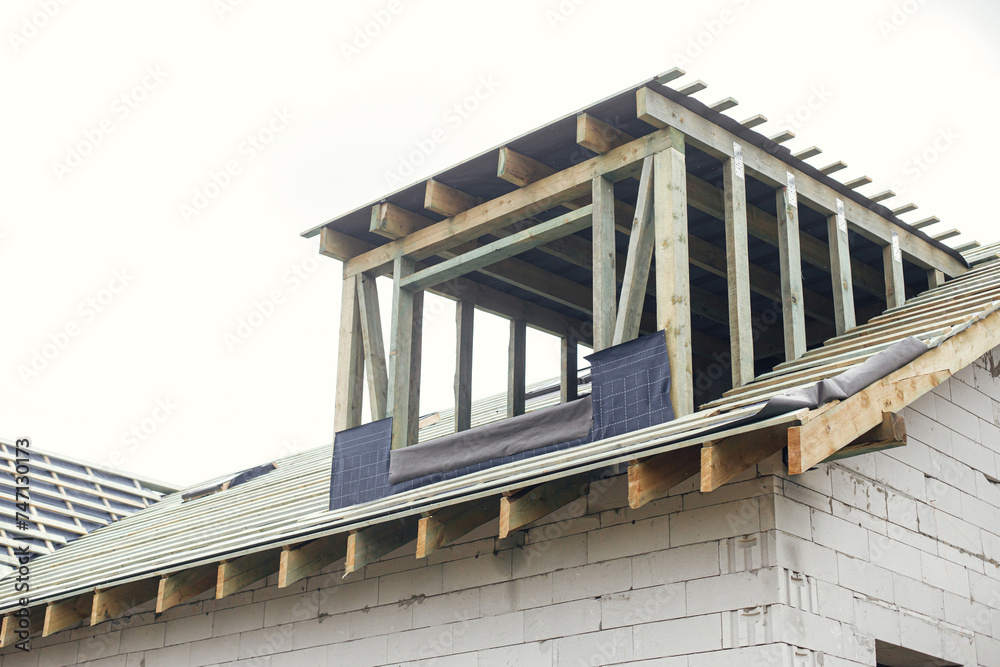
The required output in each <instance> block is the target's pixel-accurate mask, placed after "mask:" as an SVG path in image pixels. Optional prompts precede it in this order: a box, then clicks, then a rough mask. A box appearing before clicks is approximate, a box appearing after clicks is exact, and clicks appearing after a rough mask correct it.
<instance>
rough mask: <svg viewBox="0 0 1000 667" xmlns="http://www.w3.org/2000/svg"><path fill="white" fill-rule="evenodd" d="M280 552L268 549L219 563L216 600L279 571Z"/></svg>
mask: <svg viewBox="0 0 1000 667" xmlns="http://www.w3.org/2000/svg"><path fill="white" fill-rule="evenodd" d="M279 561H280V550H279V549H268V550H267V551H260V552H258V553H255V554H248V555H246V556H242V557H240V558H236V559H233V560H224V561H222V562H221V563H219V571H218V574H217V576H216V580H215V599H216V600H221V599H222V598H224V597H226V596H227V595H232V594H233V593H237V592H239V591H241V590H243V589H244V588H246V587H247V586H249V585H250V584H252V583H253V582H255V581H260V580H261V579H263V578H264V577H269V576H271V575H272V574H274V573H275V572H277V571H278V569H279V564H280V563H279Z"/></svg>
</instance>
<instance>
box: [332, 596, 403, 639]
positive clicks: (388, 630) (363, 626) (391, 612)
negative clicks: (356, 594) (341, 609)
mask: <svg viewBox="0 0 1000 667" xmlns="http://www.w3.org/2000/svg"><path fill="white" fill-rule="evenodd" d="M347 617H348V618H349V619H350V627H351V631H350V632H351V639H364V638H365V637H372V636H374V635H389V634H393V633H396V632H402V631H404V630H409V629H410V628H412V627H413V608H412V607H411V606H410V605H400V604H391V605H386V606H383V607H372V608H370V609H362V610H361V611H352V612H351V613H350V614H348V615H347Z"/></svg>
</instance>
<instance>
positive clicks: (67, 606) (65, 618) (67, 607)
mask: <svg viewBox="0 0 1000 667" xmlns="http://www.w3.org/2000/svg"><path fill="white" fill-rule="evenodd" d="M93 604H94V592H93V591H91V592H89V593H84V594H82V595H77V596H75V597H71V598H66V599H65V600H59V601H58V602H50V603H49V604H48V606H46V608H45V621H44V623H43V626H42V636H43V637H48V636H50V635H54V634H55V633H57V632H60V631H62V630H65V629H67V628H71V627H73V626H74V625H76V624H78V623H80V622H81V621H84V620H87V619H89V618H90V611H91V608H92V607H93Z"/></svg>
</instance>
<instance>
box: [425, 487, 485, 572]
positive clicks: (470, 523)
mask: <svg viewBox="0 0 1000 667" xmlns="http://www.w3.org/2000/svg"><path fill="white" fill-rule="evenodd" d="M498 516H500V502H499V498H497V497H493V496H490V497H486V498H479V499H477V500H472V501H469V502H466V503H461V504H458V505H452V506H450V507H445V508H443V509H440V510H438V511H436V512H434V513H433V514H430V515H428V516H425V517H423V518H421V519H420V521H419V523H418V525H417V558H426V557H427V556H429V555H430V554H431V553H433V552H434V551H437V550H438V549H440V548H441V547H446V546H448V545H449V544H451V543H452V542H454V541H455V540H457V539H459V538H460V537H462V536H463V535H467V534H468V533H470V532H472V531H473V530H475V529H476V528H478V527H479V526H481V525H483V524H484V523H488V522H490V521H492V520H493V519H496V518H497V517H498Z"/></svg>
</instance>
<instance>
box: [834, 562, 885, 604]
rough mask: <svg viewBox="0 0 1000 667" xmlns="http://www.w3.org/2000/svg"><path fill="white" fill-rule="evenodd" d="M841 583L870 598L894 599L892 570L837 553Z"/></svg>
mask: <svg viewBox="0 0 1000 667" xmlns="http://www.w3.org/2000/svg"><path fill="white" fill-rule="evenodd" d="M837 569H838V571H839V572H840V585H841V586H845V587H847V588H849V589H851V590H852V591H855V592H857V593H862V594H863V595H866V596H868V597H870V598H875V599H876V600H882V601H884V602H892V601H893V591H892V572H890V571H889V570H886V569H885V568H882V567H879V566H878V565H872V564H871V563H869V562H868V561H865V560H861V559H858V558H851V557H850V556H846V555H844V554H837Z"/></svg>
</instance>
